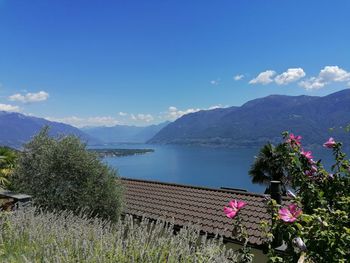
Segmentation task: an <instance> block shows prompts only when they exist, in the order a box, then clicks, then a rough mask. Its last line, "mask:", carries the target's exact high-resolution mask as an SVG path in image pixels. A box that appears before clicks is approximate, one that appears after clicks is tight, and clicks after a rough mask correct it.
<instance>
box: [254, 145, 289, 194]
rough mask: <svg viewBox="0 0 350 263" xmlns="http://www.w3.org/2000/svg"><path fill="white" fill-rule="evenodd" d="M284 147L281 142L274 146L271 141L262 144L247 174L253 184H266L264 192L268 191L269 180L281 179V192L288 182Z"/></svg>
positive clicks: (284, 189) (284, 190)
mask: <svg viewBox="0 0 350 263" xmlns="http://www.w3.org/2000/svg"><path fill="white" fill-rule="evenodd" d="M285 151H286V149H285V146H284V145H283V144H279V145H277V146H276V147H275V146H273V145H272V144H271V143H268V144H266V145H264V146H263V147H262V148H261V150H260V152H259V154H258V156H257V157H256V159H255V162H254V163H253V164H252V166H251V168H250V170H249V175H250V176H251V178H252V182H253V183H254V184H262V185H267V188H266V191H265V193H270V189H269V186H270V182H271V181H281V183H282V191H283V194H285V192H286V188H285V186H286V184H288V172H287V171H286V167H287V159H286V152H285Z"/></svg>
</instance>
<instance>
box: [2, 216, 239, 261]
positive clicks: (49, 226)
mask: <svg viewBox="0 0 350 263" xmlns="http://www.w3.org/2000/svg"><path fill="white" fill-rule="evenodd" d="M0 220H1V223H0V227H1V229H0V261H1V262H8V263H13V262H57V263H60V262H94V263H97V262H101V263H109V262H118V263H119V262H120V263H124V262H125V263H129V262H135V263H136V262H137V263H139V262H147V263H148V262H152V263H153V262H155V263H156V262H162V263H163V262H169V263H175V262H184V263H185V262H186V263H189V262H220V263H221V262H223V263H225V262H237V260H238V257H239V255H237V254H235V253H234V252H233V251H232V250H228V249H226V248H225V246H224V245H223V244H222V240H220V239H219V238H212V239H208V238H207V237H206V236H201V235H200V233H199V231H198V230H196V228H195V227H184V228H182V229H181V230H180V231H179V232H178V233H177V234H176V235H175V234H174V226H173V225H172V224H169V223H164V222H161V221H158V222H150V221H149V220H147V219H142V220H136V219H134V218H132V217H131V216H126V217H125V218H124V220H119V221H118V222H117V223H115V224H111V223H109V222H108V221H103V220H101V219H98V218H88V217H86V216H84V215H80V216H77V215H74V214H73V213H71V212H68V211H64V212H59V213H54V212H42V211H38V210H37V211H35V210H34V209H29V210H25V211H16V212H15V213H12V214H6V216H5V215H4V214H3V215H2V217H1V219H0Z"/></svg>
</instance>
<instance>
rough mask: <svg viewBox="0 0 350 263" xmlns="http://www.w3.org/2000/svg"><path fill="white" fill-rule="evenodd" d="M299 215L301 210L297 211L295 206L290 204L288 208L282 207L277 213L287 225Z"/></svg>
mask: <svg viewBox="0 0 350 263" xmlns="http://www.w3.org/2000/svg"><path fill="white" fill-rule="evenodd" d="M301 213H302V210H301V209H298V206H297V205H296V204H290V205H289V206H288V207H283V208H281V209H280V210H279V211H278V215H279V217H280V219H282V220H283V221H284V222H287V223H293V222H294V221H295V220H297V218H298V217H299V216H300V215H301Z"/></svg>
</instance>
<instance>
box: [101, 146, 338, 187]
mask: <svg viewBox="0 0 350 263" xmlns="http://www.w3.org/2000/svg"><path fill="white" fill-rule="evenodd" d="M109 147H110V148H152V149H154V150H155V152H154V153H147V154H144V155H134V156H126V157H117V158H105V161H106V162H107V163H108V164H109V165H111V166H112V167H114V168H117V169H118V172H119V174H120V176H122V177H130V178H137V179H147V180H156V181H163V182H171V183H180V184H191V185H197V186H206V187H222V186H225V187H232V188H242V189H246V190H248V191H252V192H260V193H262V192H263V191H264V190H265V187H264V186H260V185H254V184H252V183H251V182H250V177H249V176H248V170H249V168H250V166H251V164H252V163H253V161H254V156H255V155H257V153H258V151H259V148H249V149H226V148H208V147H193V146H173V145H161V146H160V145H140V144H138V145H129V144H118V145H113V146H109ZM103 148H106V146H103ZM314 156H315V157H317V158H315V159H322V161H323V163H324V164H325V165H330V164H331V160H332V159H331V152H330V151H327V150H323V149H319V150H315V151H314Z"/></svg>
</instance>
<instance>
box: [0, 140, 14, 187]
mask: <svg viewBox="0 0 350 263" xmlns="http://www.w3.org/2000/svg"><path fill="white" fill-rule="evenodd" d="M16 158H17V153H16V151H15V150H13V149H10V148H8V147H4V146H1V147H0V186H6V185H7V184H8V182H9V180H8V177H9V176H10V175H11V173H12V171H13V168H14V166H15V162H16Z"/></svg>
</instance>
